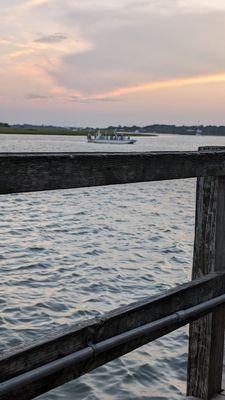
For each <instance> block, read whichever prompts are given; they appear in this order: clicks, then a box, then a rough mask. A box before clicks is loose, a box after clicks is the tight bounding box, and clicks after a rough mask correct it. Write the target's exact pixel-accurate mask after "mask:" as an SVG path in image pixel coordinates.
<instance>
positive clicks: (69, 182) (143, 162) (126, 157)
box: [0, 151, 225, 194]
mask: <svg viewBox="0 0 225 400" xmlns="http://www.w3.org/2000/svg"><path fill="white" fill-rule="evenodd" d="M220 175H225V152H224V151H223V152H218V151H212V152H210V153H199V152H170V153H168V152H155V153H32V154H28V153H24V154H23V153H19V154H14V153H10V154H3V153H2V154H0V194H7V193H19V192H32V191H40V190H52V189H66V188H77V187H85V186H99V185H112V184H124V183H134V182H147V181H157V180H165V179H181V178H191V177H199V176H220Z"/></svg>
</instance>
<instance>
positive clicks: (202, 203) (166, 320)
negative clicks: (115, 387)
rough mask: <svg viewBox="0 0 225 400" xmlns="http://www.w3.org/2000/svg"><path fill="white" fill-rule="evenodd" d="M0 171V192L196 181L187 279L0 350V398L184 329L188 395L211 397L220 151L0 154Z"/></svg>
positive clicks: (52, 383)
mask: <svg viewBox="0 0 225 400" xmlns="http://www.w3.org/2000/svg"><path fill="white" fill-rule="evenodd" d="M0 171H1V173H0V194H2V195H6V194H10V193H22V192H33V191H45V190H56V189H69V188H80V187H90V186H101V185H116V184H131V183H134V182H150V181H161V180H168V179H171V180H172V179H186V178H195V177H197V193H196V221H195V242H194V257H193V269H192V278H193V279H192V280H191V281H190V282H188V283H185V284H183V285H179V286H176V287H174V288H173V289H171V290H167V291H165V292H163V293H160V294H159V295H158V296H154V297H147V298H145V299H143V300H141V301H138V302H136V303H133V304H129V305H127V306H123V307H120V308H118V309H116V310H113V311H112V312H109V313H107V314H105V315H103V316H101V317H100V318H96V319H93V320H88V321H84V322H82V323H81V324H80V323H79V324H76V325H74V326H72V327H71V328H70V329H69V330H66V331H62V332H61V333H58V334H57V335H54V334H52V336H51V335H50V337H48V338H46V337H43V340H40V341H35V342H34V343H33V344H32V345H29V346H27V345H26V343H24V346H23V347H20V348H18V349H17V348H16V349H14V348H12V349H10V351H7V352H6V353H3V354H2V355H1V357H0V371H1V374H0V380H1V383H0V399H1V400H12V399H16V400H28V399H33V398H35V397H37V396H39V395H41V394H43V393H45V392H47V391H49V390H51V389H53V388H56V387H57V386H60V385H63V384H64V383H66V382H68V381H71V380H73V379H75V378H78V377H79V376H81V375H84V374H86V373H87V372H89V371H91V370H93V369H95V368H97V367H99V366H100V365H103V364H106V363H108V362H109V361H111V360H113V359H115V358H117V357H120V356H122V355H124V354H127V353H128V352H130V351H132V350H134V349H136V348H138V347H140V346H142V345H144V344H146V343H149V342H151V341H153V340H155V339H157V338H159V337H161V336H163V335H166V334H168V333H169V332H172V331H174V330H176V329H178V328H180V327H181V326H184V325H186V324H190V334H189V355H188V374H187V394H188V395H189V396H196V397H199V398H201V399H210V398H211V397H212V396H213V395H214V394H215V393H219V392H220V390H221V378H222V367H223V346H224V325H225V322H224V316H225V313H224V307H225V306H224V304H225V245H224V243H225V148H224V147H222V148H218V147H205V148H200V149H199V151H196V152H151V153H31V154H28V153H24V154H23V153H19V154H14V153H10V154H0ZM174 196H176V193H174ZM15 323H16V322H15Z"/></svg>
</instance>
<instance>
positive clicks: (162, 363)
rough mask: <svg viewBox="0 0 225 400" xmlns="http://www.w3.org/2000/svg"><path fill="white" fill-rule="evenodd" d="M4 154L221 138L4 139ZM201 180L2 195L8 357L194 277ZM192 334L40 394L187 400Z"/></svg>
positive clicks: (3, 327)
mask: <svg viewBox="0 0 225 400" xmlns="http://www.w3.org/2000/svg"><path fill="white" fill-rule="evenodd" d="M0 141H1V151H2V152H13V151H16V152H22V151H29V152H31V151H79V152H80V151H115V150H116V151H151V150H192V149H197V147H198V146H200V145H213V144H215V145H224V144H225V138H221V137H216V138H213V137H207V138H204V137H191V136H186V137H182V136H159V137H157V138H141V139H139V140H138V143H137V144H136V145H134V146H126V145H124V146H121V147H117V146H110V145H108V146H107V145H99V144H97V145H95V144H92V143H91V144H87V143H86V142H85V139H84V138H78V137H75V138H71V137H62V136H61V137H60V136H59V137H46V136H43V137H42V136H34V137H31V136H16V135H13V136H7V135H1V136H0ZM194 201H195V180H194V179H189V180H181V181H171V182H170V181H166V182H152V183H138V184H130V185H121V186H108V187H97V188H96V187H95V188H82V189H75V190H64V191H52V192H42V193H32V194H15V195H7V196H1V197H0V232H1V242H0V247H1V252H0V269H1V281H0V289H1V290H0V307H1V317H0V333H1V342H0V348H1V351H3V350H5V349H7V348H9V347H11V346H17V345H20V344H21V343H23V342H26V343H27V342H28V341H33V340H37V338H41V337H42V336H43V335H46V334H47V333H48V332H51V331H52V330H53V329H54V330H61V329H62V328H63V327H68V326H71V325H72V324H75V323H76V322H78V321H80V320H84V319H87V318H90V317H93V316H97V315H100V314H102V313H103V312H105V311H108V310H111V309H113V308H115V307H118V306H119V305H122V304H128V303H129V302H131V301H135V300H137V299H140V298H142V297H144V296H147V295H152V294H156V293H159V292H160V291H163V290H164V289H167V288H170V287H173V286H174V285H176V284H179V283H182V282H185V281H187V280H188V279H190V275H191V257H192V244H193V231H194ZM186 358H187V329H186V328H181V329H179V330H178V331H176V332H174V333H173V334H170V335H168V336H166V337H164V338H161V339H159V340H157V341H155V342H153V343H151V344H149V345H146V346H143V347H142V348H140V349H138V350H136V351H134V352H132V353H130V354H128V355H126V356H124V357H122V358H120V359H118V360H115V361H113V362H111V363H109V364H108V365H105V366H103V367H100V368H98V369H97V370H96V371H94V372H92V373H90V374H87V375H86V376H84V377H82V378H80V379H78V380H76V381H74V382H70V383H69V384H66V385H64V386H62V387H60V388H58V389H56V390H53V391H52V392H49V393H47V394H45V395H43V396H40V399H41V400H58V399H63V400H71V399H78V400H81V399H82V400H84V399H85V400H95V399H96V400H97V399H100V400H120V399H121V400H122V399H123V400H131V399H146V400H147V399H158V400H159V399H183V398H184V393H185V380H186Z"/></svg>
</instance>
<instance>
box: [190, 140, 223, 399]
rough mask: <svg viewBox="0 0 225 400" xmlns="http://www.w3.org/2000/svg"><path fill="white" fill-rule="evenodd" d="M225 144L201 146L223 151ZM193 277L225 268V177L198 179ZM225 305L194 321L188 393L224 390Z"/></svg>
mask: <svg viewBox="0 0 225 400" xmlns="http://www.w3.org/2000/svg"><path fill="white" fill-rule="evenodd" d="M219 150H224V147H214V146H213V147H201V148H199V151H204V152H205V151H219ZM195 224H196V225H195V243H194V257H193V270H192V279H196V278H198V277H200V276H203V275H206V274H209V273H210V272H213V271H219V270H223V269H225V176H219V177H208V178H198V179H197V193H196V219H195ZM224 310H225V308H224V306H220V307H218V308H217V310H216V311H214V312H212V313H210V314H208V315H206V316H205V317H203V318H200V319H199V320H198V321H195V322H193V323H192V324H190V331H189V356H188V381H187V395H188V396H194V397H197V398H200V399H204V400H208V399H210V398H211V397H212V396H213V395H214V394H216V393H219V392H220V391H221V382H222V372H223V349H224V328H225V318H224Z"/></svg>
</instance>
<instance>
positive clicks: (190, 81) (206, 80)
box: [87, 72, 225, 99]
mask: <svg viewBox="0 0 225 400" xmlns="http://www.w3.org/2000/svg"><path fill="white" fill-rule="evenodd" d="M220 82H225V72H224V73H218V74H212V75H202V76H191V77H184V78H177V79H168V80H159V81H155V82H154V81H153V82H146V83H142V84H140V85H134V86H127V87H120V88H117V89H114V90H111V91H109V92H105V93H99V94H96V95H94V96H93V97H94V98H95V99H104V98H107V97H109V98H114V97H119V96H122V95H127V94H133V93H136V92H146V91H147V92H149V91H154V90H159V89H168V88H176V87H181V86H190V85H202V84H210V83H220ZM87 98H88V97H87ZM89 98H91V97H89Z"/></svg>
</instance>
